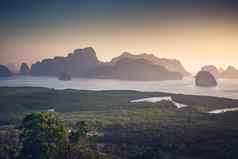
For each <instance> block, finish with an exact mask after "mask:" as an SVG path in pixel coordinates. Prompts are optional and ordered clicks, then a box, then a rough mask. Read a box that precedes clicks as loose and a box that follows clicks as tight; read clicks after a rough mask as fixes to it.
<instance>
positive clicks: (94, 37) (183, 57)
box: [0, 17, 238, 71]
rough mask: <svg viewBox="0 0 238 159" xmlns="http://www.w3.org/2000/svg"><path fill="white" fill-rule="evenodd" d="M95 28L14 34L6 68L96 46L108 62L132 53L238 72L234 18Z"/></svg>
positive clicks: (8, 46)
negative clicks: (232, 67)
mask: <svg viewBox="0 0 238 159" xmlns="http://www.w3.org/2000/svg"><path fill="white" fill-rule="evenodd" d="M161 21H163V22H162V24H161ZM124 23H125V22H124ZM95 25H97V27H95ZM95 25H94V24H93V23H91V25H83V26H82V25H77V24H74V25H64V27H63V28H60V27H58V28H54V27H51V28H50V29H49V28H47V30H45V29H44V28H43V29H42V30H41V29H38V30H37V31H34V32H26V33H23V34H21V33H18V34H16V35H14V36H11V35H10V36H8V38H7V39H5V40H4V42H3V45H4V49H3V50H1V51H2V52H3V51H4V54H3V55H2V56H1V59H0V63H17V64H19V63H21V62H28V63H29V64H31V63H33V62H36V61H37V60H41V59H43V58H50V57H54V56H66V55H67V54H68V53H70V52H72V50H74V49H76V48H84V47H87V46H92V47H94V49H95V50H96V52H97V56H98V58H99V59H100V60H103V61H109V60H110V59H111V58H113V57H115V56H119V55H120V54H121V53H122V52H124V51H128V52H131V53H134V54H139V53H153V54H154V55H156V56H158V57H166V58H176V59H178V60H180V61H181V62H182V63H183V64H184V66H185V67H186V68H187V69H188V70H189V71H197V70H198V69H199V68H200V67H201V66H202V65H205V64H212V65H216V66H218V67H227V66H228V65H234V66H236V67H238V63H237V59H238V29H237V28H238V27H237V24H236V23H235V22H234V21H232V20H231V19H223V20H221V19H220V20H216V19H206V20H204V19H203V20H198V21H197V19H196V20H194V19H193V18H185V17H183V18H177V19H176V20H173V21H170V20H167V21H166V19H158V20H155V18H154V19H153V18H152V19H142V20H141V21H139V22H138V23H136V24H135V23H130V22H129V21H128V23H127V24H125V26H124V27H123V25H118V24H117V23H116V22H113V23H111V24H101V23H97V22H95ZM128 26H129V27H128ZM1 54H2V53H1Z"/></svg>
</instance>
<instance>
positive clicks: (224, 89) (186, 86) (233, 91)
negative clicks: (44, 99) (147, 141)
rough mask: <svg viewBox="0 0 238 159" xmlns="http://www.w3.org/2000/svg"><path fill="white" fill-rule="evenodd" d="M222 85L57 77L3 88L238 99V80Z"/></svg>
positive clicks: (12, 81) (2, 82)
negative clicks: (67, 79) (158, 93)
mask: <svg viewBox="0 0 238 159" xmlns="http://www.w3.org/2000/svg"><path fill="white" fill-rule="evenodd" d="M218 83H219V85H218V86H217V87H212V88H203V87H196V86H195V85H194V80H193V78H192V77H188V78H185V79H184V80H178V81H162V82H161V81H152V82H148V81H146V82H143V81H120V80H105V79H85V78H73V79H72V80H71V81H59V80H58V79H57V77H30V76H29V77H23V76H13V77H10V78H0V86H34V87H48V88H55V89H67V88H71V89H84V90H122V89H123V90H139V91H160V92H170V93H182V94H194V95H208V96H219V97H228V98H236V99H238V91H237V90H238V80H235V79H219V80H218Z"/></svg>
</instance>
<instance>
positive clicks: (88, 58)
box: [31, 47, 100, 77]
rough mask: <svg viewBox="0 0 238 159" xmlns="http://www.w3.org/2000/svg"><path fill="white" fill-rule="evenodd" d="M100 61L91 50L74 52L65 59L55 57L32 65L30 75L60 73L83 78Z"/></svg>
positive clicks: (53, 74)
mask: <svg viewBox="0 0 238 159" xmlns="http://www.w3.org/2000/svg"><path fill="white" fill-rule="evenodd" d="M99 65H100V61H99V60H98V58H97V56H96V52H95V51H94V49H93V48H91V47H88V48H84V49H77V50H74V52H73V53H70V54H68V56H67V57H55V58H54V59H44V60H42V61H41V62H37V63H35V64H33V65H32V68H31V74H32V75H42V76H59V75H60V74H61V73H62V72H65V73H68V74H70V75H71V76H81V77H83V76H85V74H86V73H87V72H88V71H89V70H90V69H94V68H96V67H98V66H99Z"/></svg>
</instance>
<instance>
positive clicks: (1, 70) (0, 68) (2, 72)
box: [0, 65, 12, 77]
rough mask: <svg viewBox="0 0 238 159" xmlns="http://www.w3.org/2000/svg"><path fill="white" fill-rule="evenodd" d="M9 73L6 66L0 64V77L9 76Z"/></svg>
mask: <svg viewBox="0 0 238 159" xmlns="http://www.w3.org/2000/svg"><path fill="white" fill-rule="evenodd" d="M11 75H12V73H11V72H10V71H9V69H8V68H7V67H6V66H4V65H0V77H10V76H11Z"/></svg>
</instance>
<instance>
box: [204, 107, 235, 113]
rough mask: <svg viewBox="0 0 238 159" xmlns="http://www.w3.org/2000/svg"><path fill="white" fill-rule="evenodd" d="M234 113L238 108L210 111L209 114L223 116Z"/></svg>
mask: <svg viewBox="0 0 238 159" xmlns="http://www.w3.org/2000/svg"><path fill="white" fill-rule="evenodd" d="M234 111H238V108H226V109H216V110H212V111H209V112H208V113H210V114H221V113H225V112H234Z"/></svg>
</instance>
